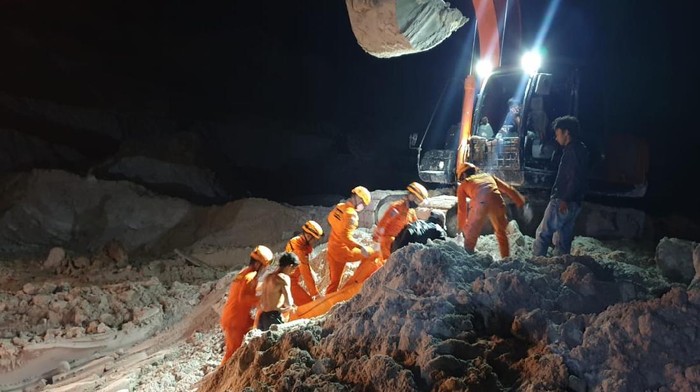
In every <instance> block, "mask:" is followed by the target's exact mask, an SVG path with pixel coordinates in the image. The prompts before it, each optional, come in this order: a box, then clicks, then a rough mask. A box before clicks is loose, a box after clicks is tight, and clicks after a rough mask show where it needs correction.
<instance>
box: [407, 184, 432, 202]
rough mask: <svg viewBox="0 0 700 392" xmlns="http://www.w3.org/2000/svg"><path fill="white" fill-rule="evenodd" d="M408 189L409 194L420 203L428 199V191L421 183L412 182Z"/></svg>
mask: <svg viewBox="0 0 700 392" xmlns="http://www.w3.org/2000/svg"><path fill="white" fill-rule="evenodd" d="M406 189H408V192H410V193H411V194H412V195H413V196H415V197H417V198H418V202H419V203H420V202H422V201H423V200H425V199H427V198H428V190H427V189H425V187H424V186H423V185H421V184H420V183H417V182H412V183H410V184H409V185H408V186H407V187H406Z"/></svg>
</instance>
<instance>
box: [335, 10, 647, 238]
mask: <svg viewBox="0 0 700 392" xmlns="http://www.w3.org/2000/svg"><path fill="white" fill-rule="evenodd" d="M471 3H472V6H473V11H474V16H475V22H474V24H475V33H476V34H475V37H478V39H476V38H475V39H474V42H473V43H472V48H473V49H472V56H471V60H470V65H469V73H468V75H467V76H466V78H465V80H464V95H463V101H462V108H461V122H460V123H459V124H455V125H454V126H453V127H452V128H450V129H434V128H431V127H430V126H428V127H427V128H426V130H425V131H424V132H423V135H422V137H418V134H413V135H411V137H410V144H411V147H412V148H414V149H416V150H417V151H418V154H417V155H418V157H417V158H418V159H417V162H418V175H419V178H420V179H421V180H422V181H424V182H426V183H435V184H443V185H445V186H454V185H456V183H457V178H456V172H458V169H459V168H460V167H462V166H463V165H464V164H465V163H466V162H471V163H473V164H475V165H476V166H478V167H479V168H481V169H482V170H484V171H486V172H489V173H492V174H494V175H496V176H498V177H499V178H501V179H503V180H505V181H507V182H508V183H509V184H511V185H513V186H515V187H516V188H518V190H519V191H520V192H521V193H523V194H525V195H526V196H528V199H530V200H538V199H543V200H544V199H547V198H548V192H549V190H550V189H551V186H552V184H553V182H554V178H555V176H556V170H557V165H556V162H557V160H556V157H557V155H556V154H557V153H558V152H560V149H559V148H558V145H557V144H556V142H555V140H554V130H553V129H551V122H552V120H554V119H555V118H557V117H560V116H564V115H573V116H577V117H578V118H579V120H581V122H582V124H583V135H582V138H583V141H584V143H586V145H587V146H588V148H589V150H590V152H591V168H590V169H591V170H589V172H590V173H591V177H590V178H589V184H590V194H591V195H597V196H598V197H601V198H606V197H607V198H610V197H612V198H641V197H643V196H644V195H645V194H646V189H647V173H648V170H649V147H648V144H647V142H646V141H645V140H643V139H640V138H638V137H636V136H633V135H631V134H627V133H623V132H610V131H609V130H606V129H605V127H604V126H603V124H601V122H602V121H600V118H599V117H600V111H599V110H598V111H597V112H596V110H595V109H596V108H595V106H596V105H598V104H599V103H600V101H601V100H602V99H601V98H602V95H603V94H604V92H603V91H600V90H597V88H599V87H600V84H601V83H600V82H599V81H598V80H595V79H594V78H595V74H594V72H595V71H590V70H588V69H586V67H583V66H576V65H571V64H557V63H555V62H554V61H547V62H546V63H547V69H542V64H543V59H542V55H541V54H540V53H539V52H540V49H541V48H537V47H536V46H537V43H535V44H534V46H535V47H533V48H531V50H529V51H524V50H523V47H524V46H523V45H522V37H521V36H522V34H521V29H522V21H521V10H520V1H519V0H472V2H471ZM552 3H554V4H556V3H558V1H553V2H552ZM346 5H347V8H348V13H349V15H350V22H351V25H352V30H353V32H354V34H355V37H356V38H357V40H358V43H359V44H360V46H361V47H362V48H363V49H364V50H365V51H366V52H368V53H369V54H371V55H373V56H376V57H382V58H383V57H392V56H399V55H404V54H410V53H415V52H421V51H424V50H429V49H430V48H432V47H434V46H436V45H438V44H439V43H440V42H442V40H444V39H446V38H447V37H449V35H450V34H451V33H452V32H453V31H455V30H456V29H458V28H460V27H461V26H463V25H464V24H465V23H466V21H468V19H467V18H465V17H464V16H463V15H462V14H461V12H460V11H459V10H457V9H454V8H450V5H449V4H448V3H445V2H443V1H442V0H431V1H418V0H412V1H408V0H406V1H399V0H380V1H363V0H346ZM542 19H543V20H544V19H546V17H545V16H544V15H543V18H542ZM401 38H403V40H401ZM519 54H522V57H520V56H518V55H519ZM518 58H520V60H521V61H520V64H517V63H516V61H517V60H518ZM472 71H476V72H472ZM440 100H442V96H441V98H440ZM509 102H510V103H509ZM514 119H515V121H514ZM487 121H488V122H487ZM429 123H432V119H431V121H430V122H429ZM486 124H488V126H485V125H486ZM587 130H593V131H590V132H587ZM623 146H624V147H623ZM390 201H391V200H388V199H387V200H377V206H376V208H375V209H374V213H375V216H374V219H378V218H379V217H381V215H382V212H383V209H384V208H385V206H386V205H387V204H388V203H389V202H390ZM427 204H428V205H430V200H428V201H427ZM433 207H435V206H433ZM439 207H440V208H443V209H446V211H445V212H446V214H447V229H448V234H450V235H452V236H454V235H455V234H457V227H456V207H455V205H454V204H450V203H448V204H447V205H445V204H444V201H441V203H440V204H439ZM513 215H514V218H516V220H519V219H521V218H522V214H520V215H518V214H513ZM518 223H520V224H521V225H523V224H526V223H529V222H520V221H519V222H518Z"/></svg>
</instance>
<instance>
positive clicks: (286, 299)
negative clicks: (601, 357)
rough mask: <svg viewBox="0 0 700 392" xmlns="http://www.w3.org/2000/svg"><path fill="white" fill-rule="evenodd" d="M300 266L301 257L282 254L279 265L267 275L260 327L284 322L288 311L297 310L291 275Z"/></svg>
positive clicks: (263, 290) (263, 286) (262, 298)
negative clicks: (293, 296)
mask: <svg viewBox="0 0 700 392" xmlns="http://www.w3.org/2000/svg"><path fill="white" fill-rule="evenodd" d="M298 266H299V258H298V257H297V256H296V255H295V254H294V253H290V252H285V253H284V254H282V256H280V260H279V267H277V269H276V270H275V272H273V273H271V274H269V275H267V276H266V277H265V280H264V281H263V285H262V295H261V296H260V297H261V298H260V311H261V313H260V316H259V318H258V328H260V330H262V331H267V330H268V329H270V326H272V325H274V324H282V323H284V322H285V321H286V320H288V319H289V315H288V313H294V312H295V311H296V308H297V307H296V305H294V299H293V298H292V290H291V277H290V275H291V274H293V273H294V270H296V269H297V267H298Z"/></svg>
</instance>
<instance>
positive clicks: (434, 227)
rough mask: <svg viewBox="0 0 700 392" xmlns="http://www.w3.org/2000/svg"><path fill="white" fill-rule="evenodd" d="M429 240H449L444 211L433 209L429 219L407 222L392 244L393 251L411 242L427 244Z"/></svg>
mask: <svg viewBox="0 0 700 392" xmlns="http://www.w3.org/2000/svg"><path fill="white" fill-rule="evenodd" d="M428 240H433V241H434V240H443V241H446V240H447V233H446V232H445V214H444V213H442V212H440V211H431V212H430V216H429V217H428V219H427V220H417V221H415V222H411V223H409V224H407V225H406V227H404V228H403V229H402V230H401V231H400V232H399V234H398V235H397V236H396V239H395V240H394V242H393V243H392V244H391V253H394V252H395V251H397V250H399V249H401V248H403V247H404V246H406V245H408V244H411V243H418V244H427V243H428Z"/></svg>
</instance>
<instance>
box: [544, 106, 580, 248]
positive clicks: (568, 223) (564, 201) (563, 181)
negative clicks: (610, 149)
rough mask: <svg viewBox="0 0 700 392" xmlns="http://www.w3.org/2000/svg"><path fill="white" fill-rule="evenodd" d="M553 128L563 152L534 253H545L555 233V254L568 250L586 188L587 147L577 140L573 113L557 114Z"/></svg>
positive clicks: (576, 124) (576, 125)
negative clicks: (570, 114) (556, 235)
mask: <svg viewBox="0 0 700 392" xmlns="http://www.w3.org/2000/svg"><path fill="white" fill-rule="evenodd" d="M553 127H554V134H555V137H556V140H557V143H559V144H560V145H561V146H562V154H561V160H560V161H559V170H558V171H557V178H556V180H555V181H554V186H553V187H552V193H551V196H550V200H549V204H548V205H547V209H546V210H545V212H544V216H543V217H542V222H541V223H540V225H539V227H538V228H537V232H536V233H535V243H534V245H533V248H532V255H533V256H545V255H546V254H547V249H548V248H549V245H550V244H551V243H552V238H553V237H554V234H555V233H558V239H557V241H556V243H555V244H554V254H555V255H565V254H569V253H570V252H571V241H572V240H573V236H574V223H575V222H576V217H577V216H578V214H579V212H581V202H582V201H583V196H584V195H585V193H586V191H587V190H588V149H587V148H586V145H584V144H583V143H582V142H581V141H580V140H579V139H578V135H579V122H578V119H577V118H576V117H573V116H564V117H559V118H557V119H556V120H554V124H553Z"/></svg>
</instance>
